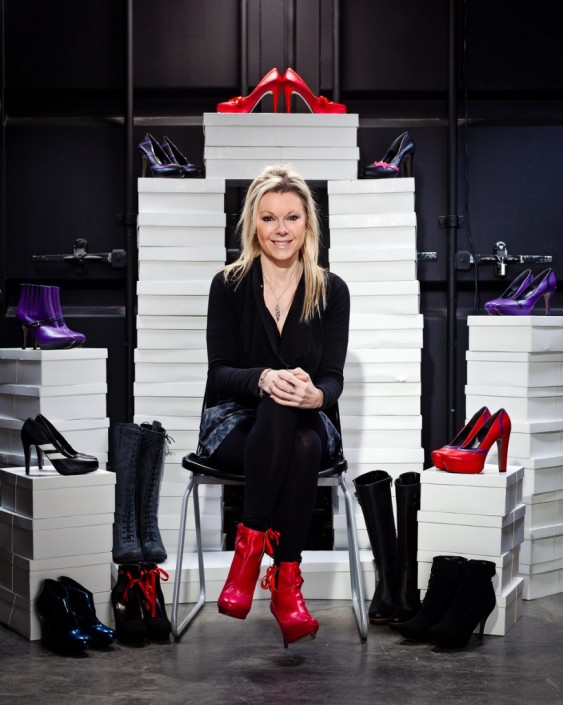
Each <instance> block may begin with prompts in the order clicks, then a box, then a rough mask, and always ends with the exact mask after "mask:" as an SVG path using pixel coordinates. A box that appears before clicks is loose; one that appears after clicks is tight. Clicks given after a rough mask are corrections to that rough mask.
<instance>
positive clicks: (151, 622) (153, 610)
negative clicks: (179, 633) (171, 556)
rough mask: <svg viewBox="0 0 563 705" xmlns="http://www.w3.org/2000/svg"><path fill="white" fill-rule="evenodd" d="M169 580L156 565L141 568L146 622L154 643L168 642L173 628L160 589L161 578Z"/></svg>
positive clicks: (148, 632) (165, 573) (164, 572)
mask: <svg viewBox="0 0 563 705" xmlns="http://www.w3.org/2000/svg"><path fill="white" fill-rule="evenodd" d="M161 575H162V579H163V580H164V581H166V580H168V573H167V572H166V571H165V570H163V569H162V568H159V567H158V566H157V565H156V563H145V564H144V565H142V566H141V590H142V592H143V595H144V598H145V599H144V604H143V611H144V620H145V625H146V627H147V634H148V637H149V639H151V640H152V641H168V638H169V637H170V632H171V631H172V627H171V625H170V620H169V619H168V616H167V614H166V606H165V604H164V596H163V594H162V588H161V587H160V576H161Z"/></svg>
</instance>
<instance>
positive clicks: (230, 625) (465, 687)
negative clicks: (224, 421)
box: [0, 594, 563, 705]
mask: <svg viewBox="0 0 563 705" xmlns="http://www.w3.org/2000/svg"><path fill="white" fill-rule="evenodd" d="M308 604H309V608H310V611H311V612H312V614H314V615H315V616H316V617H317V618H318V619H319V621H320V624H321V627H320V630H319V634H318V637H317V639H316V640H315V641H309V642H304V643H300V644H294V645H293V646H289V648H288V649H287V650H286V649H284V648H283V645H282V641H281V637H280V634H279V631H278V627H277V624H276V623H275V622H274V619H273V617H272V616H271V615H270V612H269V608H268V602H266V601H257V602H255V604H254V606H253V609H252V612H251V613H250V615H249V617H248V618H247V620H246V621H245V622H241V621H239V620H234V619H230V618H228V617H225V616H223V615H219V614H218V613H217V611H216V608H215V605H214V604H212V603H211V604H209V605H206V607H205V608H204V610H203V611H202V612H201V614H200V615H199V616H198V617H197V619H196V620H195V622H194V623H193V624H192V626H191V627H190V628H189V629H188V631H187V632H186V633H185V634H184V636H183V638H182V639H181V641H179V642H176V643H172V642H171V643H170V644H165V645H157V644H148V645H146V646H144V647H142V648H132V647H127V646H123V645H120V644H116V645H115V646H113V647H111V648H110V649H109V650H108V651H89V652H87V653H86V655H84V656H80V657H64V656H59V655H56V654H53V653H51V652H50V651H48V650H47V649H45V648H44V647H43V646H42V645H41V642H28V641H27V640H26V639H24V638H22V637H21V636H19V635H18V634H16V633H14V632H12V631H10V630H8V629H6V628H4V627H0V705H8V704H10V705H14V704H17V705H37V704H38V703H41V705H71V704H72V705H145V704H147V705H149V704H150V705H187V704H188V703H189V704H190V705H223V704H224V705H227V704H228V705H239V704H242V703H245V704H246V703H248V704H252V705H257V704H258V703H265V704H268V705H269V704H270V703H279V704H280V705H301V704H303V705H304V704H305V703H306V704H307V705H322V704H325V703H326V704H327V705H328V704H330V705H368V704H369V705H394V704H395V703H396V704H397V705H399V704H400V705H411V704H412V705H426V704H428V705H436V704H437V703H438V704H439V705H442V704H443V703H452V704H453V703H455V705H488V704H489V703H494V704H495V705H502V704H504V703H506V704H507V705H508V704H509V705H517V704H518V703H526V705H535V704H536V703H537V704H538V705H540V704H541V705H550V704H551V703H553V704H554V705H555V703H558V704H559V705H561V703H563V594H559V595H556V596H552V597H545V598H542V599H538V600H533V601H528V602H524V606H523V616H522V617H521V618H520V620H519V621H518V622H517V624H516V625H515V626H514V627H513V628H512V629H511V630H510V632H509V633H508V634H507V635H506V636H505V637H492V636H485V637H484V638H483V641H481V642H479V641H478V640H477V639H476V637H472V640H471V641H470V643H469V645H468V646H467V647H466V648H465V649H463V650H443V649H439V648H437V647H434V646H432V645H430V644H412V643H406V642H404V641H403V640H402V638H401V637H400V635H398V634H397V633H395V632H394V631H392V630H391V629H389V628H388V627H376V626H370V631H369V637H368V640H367V642H364V643H362V642H361V641H360V640H359V638H358V635H357V631H356V625H355V621H354V617H353V613H352V610H351V608H350V605H349V603H348V602H344V601H323V600H312V601H309V603H308Z"/></svg>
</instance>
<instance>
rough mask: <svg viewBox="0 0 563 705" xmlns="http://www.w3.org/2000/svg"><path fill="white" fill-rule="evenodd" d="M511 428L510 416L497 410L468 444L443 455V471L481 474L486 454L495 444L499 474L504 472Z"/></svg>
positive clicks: (503, 411) (502, 410) (501, 410)
mask: <svg viewBox="0 0 563 705" xmlns="http://www.w3.org/2000/svg"><path fill="white" fill-rule="evenodd" d="M511 428H512V423H511V421H510V416H509V415H508V414H507V413H506V411H505V410H504V409H499V410H498V411H496V412H495V413H494V414H493V415H492V416H491V417H490V418H489V420H488V421H486V422H485V423H484V424H483V426H481V428H480V429H479V431H478V432H477V433H476V434H475V436H474V437H473V439H472V440H471V442H470V443H467V445H465V446H461V447H459V448H451V449H450V450H448V451H447V452H446V453H444V454H443V456H442V457H443V461H444V465H445V469H446V470H447V471H448V472H459V473H465V474H468V475H470V474H477V473H479V472H482V470H483V468H484V467H485V460H486V458H487V454H488V452H489V450H490V449H491V447H492V445H493V443H496V444H497V449H498V469H499V472H506V463H507V458H508V441H509V439H510V430H511Z"/></svg>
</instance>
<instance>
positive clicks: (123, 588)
mask: <svg viewBox="0 0 563 705" xmlns="http://www.w3.org/2000/svg"><path fill="white" fill-rule="evenodd" d="M141 583H142V575H141V566H140V565H138V564H137V563H129V564H126V565H120V566H119V568H118V569H117V582H116V583H115V585H114V586H113V588H112V591H111V604H112V607H113V616H114V619H115V631H116V634H117V638H118V640H119V641H121V642H123V643H124V644H130V645H131V646H143V644H144V643H145V639H146V638H147V627H146V626H145V622H144V620H143V607H142V601H143V592H142V590H141Z"/></svg>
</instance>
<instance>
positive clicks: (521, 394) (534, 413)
mask: <svg viewBox="0 0 563 705" xmlns="http://www.w3.org/2000/svg"><path fill="white" fill-rule="evenodd" d="M465 403H466V407H467V408H468V409H469V408H474V409H479V408H481V407H482V406H489V408H490V409H498V408H501V407H502V408H505V409H506V410H507V411H508V413H509V415H510V419H511V420H512V422H513V423H515V422H517V421H521V422H529V423H533V422H537V421H555V420H557V419H561V418H562V417H563V387H526V388H524V387H494V386H490V387H484V386H478V387H476V386H473V385H471V386H469V385H467V386H466V387H465Z"/></svg>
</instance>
